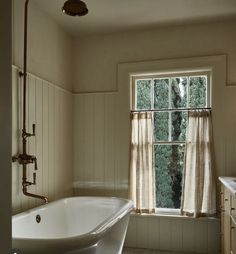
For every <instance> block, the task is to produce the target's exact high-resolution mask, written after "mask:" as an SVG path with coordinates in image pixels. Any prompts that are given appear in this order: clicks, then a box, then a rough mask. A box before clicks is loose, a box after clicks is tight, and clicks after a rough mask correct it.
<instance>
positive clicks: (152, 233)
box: [147, 217, 161, 249]
mask: <svg viewBox="0 0 236 254" xmlns="http://www.w3.org/2000/svg"><path fill="white" fill-rule="evenodd" d="M147 223H148V248H150V249H160V234H161V230H160V220H159V218H157V217H150V218H148V220H147Z"/></svg>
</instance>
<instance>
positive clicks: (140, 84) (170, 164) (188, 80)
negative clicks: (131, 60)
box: [136, 76, 207, 209]
mask: <svg viewBox="0 0 236 254" xmlns="http://www.w3.org/2000/svg"><path fill="white" fill-rule="evenodd" d="M152 93H153V94H152ZM206 93H207V78H206V76H192V77H191V76H189V77H170V78H156V79H155V78H154V79H147V80H144V79H142V80H138V81H137V83H136V109H137V110H138V109H157V110H158V109H161V110H164V111H161V112H154V113H153V119H154V126H153V139H154V147H153V150H154V151H153V166H154V167H155V175H156V207H161V208H176V209H177V208H180V203H181V194H182V193H181V192H182V172H183V166H184V152H185V143H184V142H185V140H186V128H187V112H186V111H181V109H183V108H188V107H190V108H199V107H206V106H207V102H206V98H207V94H206ZM165 109H166V111H165ZM168 109H176V111H168ZM175 142H181V143H175Z"/></svg>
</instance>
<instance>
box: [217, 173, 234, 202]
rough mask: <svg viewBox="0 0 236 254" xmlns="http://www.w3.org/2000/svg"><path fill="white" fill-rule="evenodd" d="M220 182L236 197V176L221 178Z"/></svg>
mask: <svg viewBox="0 0 236 254" xmlns="http://www.w3.org/2000/svg"><path fill="white" fill-rule="evenodd" d="M219 180H220V181H221V182H222V183H223V185H224V186H225V187H226V188H227V189H228V190H229V191H230V192H231V193H232V194H233V195H234V196H235V197H236V176H235V177H233V176H220V177H219Z"/></svg>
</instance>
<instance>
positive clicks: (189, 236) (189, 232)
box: [183, 220, 195, 253]
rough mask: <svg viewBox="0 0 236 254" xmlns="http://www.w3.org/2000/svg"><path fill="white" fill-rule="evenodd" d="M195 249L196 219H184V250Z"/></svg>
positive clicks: (192, 250) (191, 250) (191, 251)
mask: <svg viewBox="0 0 236 254" xmlns="http://www.w3.org/2000/svg"><path fill="white" fill-rule="evenodd" d="M194 249H195V221H193V220H184V221H183V250H184V251H185V252H190V253H193V252H194Z"/></svg>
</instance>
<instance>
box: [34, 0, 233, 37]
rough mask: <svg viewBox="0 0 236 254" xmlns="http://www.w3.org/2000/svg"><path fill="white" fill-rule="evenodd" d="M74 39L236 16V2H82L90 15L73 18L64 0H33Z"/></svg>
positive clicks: (184, 0)
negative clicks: (65, 11)
mask: <svg viewBox="0 0 236 254" xmlns="http://www.w3.org/2000/svg"><path fill="white" fill-rule="evenodd" d="M33 1H34V2H35V3H36V4H37V5H38V7H39V8H40V9H42V10H44V11H45V12H47V13H48V14H49V15H50V16H51V17H52V18H53V19H54V20H55V21H56V22H57V23H58V24H59V25H60V26H61V27H63V28H64V29H65V30H66V31H68V32H69V33H71V34H72V35H74V36H84V35H90V34H100V33H111V32H118V31H123V30H131V29H145V28H147V27H154V26H163V25H168V24H180V23H190V22H201V21H213V20H214V21H215V20H221V19H226V18H232V17H236V0H83V1H84V2H86V4H87V6H88V9H89V13H88V15H87V16H84V17H70V16H67V15H65V14H63V13H62V12H61V7H62V5H63V3H64V1H65V0H33Z"/></svg>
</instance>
